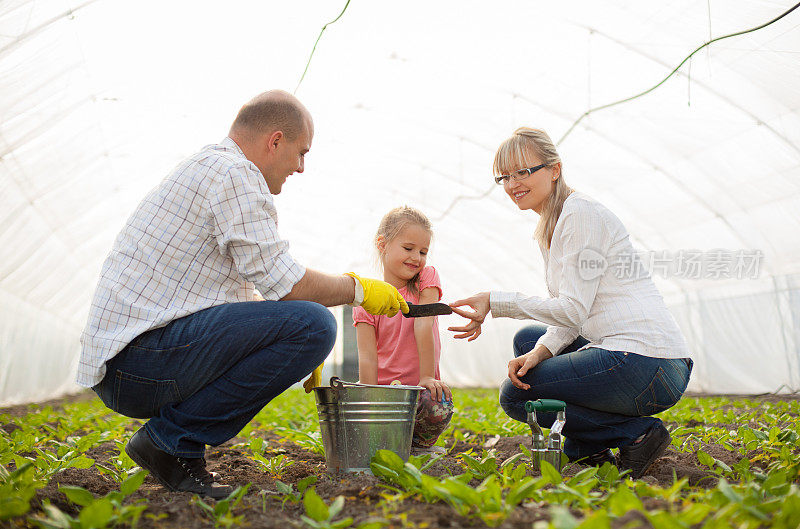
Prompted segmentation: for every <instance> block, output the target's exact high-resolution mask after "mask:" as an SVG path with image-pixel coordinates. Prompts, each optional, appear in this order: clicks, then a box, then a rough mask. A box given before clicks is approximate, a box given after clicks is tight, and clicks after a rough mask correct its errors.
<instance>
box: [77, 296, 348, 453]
mask: <svg viewBox="0 0 800 529" xmlns="http://www.w3.org/2000/svg"><path fill="white" fill-rule="evenodd" d="M335 340H336V320H335V319H334V317H333V315H332V314H331V312H330V311H329V310H328V309H326V308H325V307H323V306H322V305H319V304H317V303H312V302H310V301H254V302H247V303H229V304H225V305H218V306H216V307H211V308H209V309H205V310H201V311H200V312H196V313H194V314H190V315H189V316H185V317H183V318H180V319H177V320H174V321H172V322H170V323H169V324H168V325H166V326H165V327H161V328H158V329H153V330H150V331H147V332H145V333H142V334H141V335H139V336H137V337H136V338H135V339H134V340H133V341H132V342H131V343H129V344H128V345H127V347H125V348H124V349H123V350H122V351H121V352H120V353H119V354H118V355H117V356H115V357H114V358H112V359H111V360H109V361H107V362H106V375H105V377H104V378H103V380H102V381H101V382H100V383H99V384H98V385H96V386H95V387H94V388H92V389H94V391H95V392H96V393H97V394H98V395H99V396H100V398H101V399H102V401H103V402H104V403H105V404H106V406H108V407H109V408H111V409H112V410H114V411H116V412H118V413H121V414H122V415H126V416H128V417H137V418H149V419H150V420H149V421H147V423H146V424H145V428H146V429H147V432H148V433H149V434H150V437H152V439H153V442H154V443H155V444H156V445H157V446H158V447H159V448H161V449H162V450H164V451H166V452H168V453H170V454H172V455H175V456H182V457H188V458H192V457H203V454H204V453H205V445H212V446H216V445H219V444H221V443H223V442H225V441H227V440H228V439H230V438H232V437H234V436H235V435H236V434H237V433H239V432H240V431H241V429H242V428H243V427H244V426H245V425H246V424H247V423H248V422H249V421H250V420H251V419H252V418H253V417H254V416H255V415H256V413H258V412H259V411H260V410H261V408H263V407H264V406H265V405H266V404H267V403H268V402H269V401H271V400H272V399H273V398H275V397H276V396H278V395H279V394H281V393H282V392H283V391H284V390H286V389H287V388H288V387H289V386H291V385H292V384H294V383H295V382H297V381H299V380H301V379H302V378H303V377H305V376H306V375H308V374H309V373H310V372H311V371H312V370H313V369H314V368H315V367H316V366H318V365H319V364H320V363H322V361H323V360H325V357H326V356H328V353H329V352H330V351H331V349H332V348H333V343H334V341H335Z"/></svg>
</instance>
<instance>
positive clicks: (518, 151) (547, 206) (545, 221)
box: [493, 127, 574, 250]
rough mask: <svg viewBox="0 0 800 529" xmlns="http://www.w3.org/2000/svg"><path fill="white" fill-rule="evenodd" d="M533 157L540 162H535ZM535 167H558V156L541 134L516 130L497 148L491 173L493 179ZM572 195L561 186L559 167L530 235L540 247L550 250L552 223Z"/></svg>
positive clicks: (562, 172) (571, 190) (569, 188)
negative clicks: (492, 173)
mask: <svg viewBox="0 0 800 529" xmlns="http://www.w3.org/2000/svg"><path fill="white" fill-rule="evenodd" d="M534 157H535V158H538V159H539V160H541V162H537V161H536V160H535V159H534ZM539 163H544V164H547V167H551V166H553V165H555V164H557V163H561V157H560V156H559V155H558V151H557V150H556V146H555V145H554V144H553V140H551V139H550V136H548V135H547V133H546V132H545V131H543V130H538V129H531V128H528V127H520V128H518V129H517V130H515V131H514V135H513V136H511V137H510V138H508V139H507V140H505V141H504V142H503V143H501V144H500V147H498V148H497V153H496V154H495V155H494V165H493V169H494V174H495V175H501V174H510V173H511V172H513V171H519V170H520V169H522V168H526V167H534V166H536V165H538V164H539ZM573 191H574V190H573V189H572V188H571V187H569V186H568V185H567V184H566V183H565V182H564V171H563V165H562V166H561V171H560V174H559V175H558V178H557V179H556V180H555V181H554V182H553V190H552V192H551V193H550V195H549V196H548V197H547V199H546V200H545V202H544V205H543V206H542V213H541V216H540V218H539V223H538V224H537V225H536V231H535V232H534V238H535V239H536V242H538V243H539V245H540V246H542V247H544V248H546V249H548V250H549V249H550V241H551V240H552V239H553V231H554V230H555V229H556V222H558V217H559V215H561V209H562V208H563V207H564V200H566V199H567V197H568V196H569V194H570V193H572V192H573Z"/></svg>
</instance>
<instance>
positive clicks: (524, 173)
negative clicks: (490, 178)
mask: <svg viewBox="0 0 800 529" xmlns="http://www.w3.org/2000/svg"><path fill="white" fill-rule="evenodd" d="M543 167H547V164H546V163H543V164H540V165H537V166H536V167H529V168H528V169H520V170H519V171H516V172H515V173H513V174H501V175H498V176H495V177H494V181H495V183H496V184H497V185H499V186H501V185H503V184H505V183H506V182H508V180H509V178H513V179H514V181H515V182H519V181H520V180H525V179H526V178H528V177H529V176H530V175H532V174H533V173H535V172H536V171H538V170H539V169H541V168H543Z"/></svg>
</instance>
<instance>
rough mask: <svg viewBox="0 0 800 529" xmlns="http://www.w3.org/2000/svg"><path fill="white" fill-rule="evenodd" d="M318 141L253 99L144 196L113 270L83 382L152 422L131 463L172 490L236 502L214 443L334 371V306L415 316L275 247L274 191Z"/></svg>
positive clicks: (269, 102)
mask: <svg viewBox="0 0 800 529" xmlns="http://www.w3.org/2000/svg"><path fill="white" fill-rule="evenodd" d="M313 135H314V125H313V122H312V120H311V115H310V114H309V112H308V110H306V109H305V107H303V105H302V104H301V103H300V102H299V101H298V100H297V99H295V98H294V97H293V96H291V95H290V94H288V93H286V92H281V91H270V92H266V93H263V94H261V95H259V96H257V97H255V98H254V99H253V100H252V101H250V102H249V103H247V104H246V105H245V106H244V107H242V109H241V110H240V111H239V114H238V115H237V117H236V120H235V121H234V123H233V125H232V126H231V129H230V132H229V134H228V137H226V138H225V139H224V140H222V142H221V143H219V144H217V145H209V146H207V147H205V148H204V149H203V150H202V151H200V152H199V153H197V154H195V155H194V156H191V157H189V158H188V159H186V160H184V161H183V162H181V163H180V164H179V165H178V166H177V167H176V168H175V169H174V170H173V172H172V173H171V174H170V175H169V176H168V177H167V178H166V179H164V180H163V181H162V182H161V183H160V184H159V185H158V186H157V187H156V188H155V189H154V190H152V191H151V192H150V193H149V194H148V195H147V196H146V197H145V199H144V200H143V201H142V203H141V204H139V206H138V207H137V209H136V211H134V213H133V215H131V217H130V218H129V219H128V221H127V223H126V224H125V227H124V228H123V229H122V231H121V232H120V234H119V235H118V236H117V239H116V241H115V242H114V246H113V248H112V250H111V253H110V254H109V256H108V258H107V259H106V261H105V263H104V265H103V269H102V272H101V276H100V281H99V283H98V286H97V290H96V292H95V295H94V299H93V301H92V306H91V309H90V314H89V321H88V323H87V325H86V329H85V330H84V332H83V334H82V336H81V343H82V346H83V348H82V351H81V360H80V364H79V369H78V379H77V380H78V383H79V384H81V385H84V386H87V387H92V389H93V390H94V391H95V392H96V393H97V394H98V395H99V396H100V398H101V399H102V400H103V402H104V403H105V404H106V405H107V406H108V407H109V408H111V409H112V410H115V411H117V412H119V413H121V414H123V415H127V416H129V417H137V418H149V419H150V420H149V421H148V422H147V423H146V424H145V425H144V426H143V427H142V428H140V429H139V430H138V431H137V432H136V433H135V434H134V435H133V437H132V438H131V440H130V441H129V442H128V444H127V446H126V447H125V451H126V452H127V453H128V455H130V456H131V458H132V459H133V460H134V461H135V462H136V463H138V464H139V465H140V466H142V467H143V468H145V469H147V470H149V471H150V472H151V474H152V475H153V476H154V477H156V478H157V479H158V480H159V481H160V482H161V483H162V484H163V485H164V486H166V487H167V488H169V489H170V490H175V491H189V492H195V493H198V494H202V495H207V496H211V497H213V498H222V497H225V496H226V495H228V494H229V493H230V492H231V487H229V486H226V485H221V484H219V483H217V482H216V478H217V477H218V476H217V475H216V474H214V475H212V474H210V473H209V472H208V471H207V470H206V463H205V459H204V457H203V455H204V453H205V445H214V446H216V445H219V444H220V443H223V442H224V441H226V440H228V439H230V438H231V437H233V436H235V435H236V434H237V433H238V432H239V431H240V430H241V429H242V428H243V427H244V426H245V425H246V424H247V423H248V422H249V421H250V419H252V418H253V416H255V414H256V413H258V411H259V410H261V408H262V407H263V406H264V405H266V404H267V403H268V402H269V401H270V400H272V399H273V398H274V397H275V396H277V395H279V394H280V393H281V392H283V391H284V390H285V389H286V388H288V387H289V386H291V385H292V384H294V383H295V382H297V381H299V380H300V379H302V378H303V377H304V376H306V375H308V374H309V373H310V372H311V371H312V369H313V368H314V367H315V366H318V365H319V364H321V363H322V361H323V360H324V359H325V357H326V356H327V355H328V353H329V352H330V350H331V348H332V347H333V343H334V340H335V338H336V324H335V321H334V318H333V316H332V315H331V313H330V311H328V310H327V309H326V308H325V307H323V305H325V306H335V305H341V304H345V303H355V304H360V305H362V306H363V307H364V308H366V309H367V310H368V311H370V312H372V313H374V314H388V315H394V314H396V313H397V311H398V310H400V309H402V310H403V311H404V312H405V311H407V310H408V306H407V305H406V304H405V301H403V298H402V297H401V296H400V294H399V293H398V292H397V290H396V289H395V288H394V287H392V286H391V285H389V284H387V283H384V282H383V281H376V280H370V279H362V278H359V277H358V276H356V275H355V274H348V275H342V276H333V275H327V274H323V273H321V272H317V271H314V270H311V269H306V268H304V267H303V266H301V265H299V264H297V263H296V262H295V261H294V260H293V259H292V257H291V256H290V255H289V252H288V243H287V242H286V241H284V240H282V239H281V238H280V237H279V235H278V230H277V212H276V210H275V206H274V204H273V199H272V195H277V194H278V193H280V192H281V189H282V187H283V185H284V183H285V182H286V179H287V178H288V177H289V176H290V175H292V174H294V173H302V172H303V169H304V161H303V160H304V156H305V154H306V153H307V152H308V151H309V149H310V148H311V140H312V138H313ZM254 288H255V289H257V290H258V291H259V292H260V294H261V295H262V296H263V298H264V299H265V301H254Z"/></svg>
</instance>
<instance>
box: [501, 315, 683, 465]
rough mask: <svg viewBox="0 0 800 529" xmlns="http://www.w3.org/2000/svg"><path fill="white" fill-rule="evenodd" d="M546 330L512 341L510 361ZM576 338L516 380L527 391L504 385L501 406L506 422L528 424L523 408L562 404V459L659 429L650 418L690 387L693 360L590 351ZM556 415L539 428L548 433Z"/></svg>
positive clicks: (545, 417)
mask: <svg viewBox="0 0 800 529" xmlns="http://www.w3.org/2000/svg"><path fill="white" fill-rule="evenodd" d="M546 330H547V327H545V326H543V325H531V326H529V327H525V328H524V329H521V330H520V331H519V332H517V334H516V336H514V355H515V356H521V355H523V354H525V353H527V352H529V351H531V350H532V349H533V348H534V346H535V345H536V341H537V340H538V339H539V337H540V336H542V335H543V334H544V333H545V331H546ZM588 343H589V341H588V340H586V339H585V338H583V337H582V336H579V337H578V338H577V339H576V340H575V341H574V342H572V343H571V344H570V345H569V346H567V347H566V348H565V349H564V351H563V352H562V353H561V354H559V355H558V356H555V357H553V358H549V359H547V360H545V361H543V362H541V363H540V364H539V365H537V366H536V367H534V368H533V369H531V370H530V371H529V372H527V373H526V374H525V375H523V376H522V377H520V379H521V380H522V381H524V382H525V383H526V384H530V386H531V387H530V389H528V390H522V389H519V388H517V387H515V386H514V385H513V384H512V383H511V380H510V379H506V380H505V381H504V382H503V384H502V385H501V387H500V405H501V406H502V407H503V410H505V412H506V413H507V414H508V416H509V417H511V418H513V419H516V420H518V421H522V422H527V413H526V412H525V402H527V401H529V400H536V399H558V400H563V401H564V402H566V403H567V410H566V423H565V425H564V430H563V434H564V437H566V441H565V443H564V453H565V454H567V456H568V457H569V458H570V459H572V460H575V459H580V458H582V457H586V456H590V455H592V454H596V453H597V452H600V451H602V450H604V449H606V448H614V447H619V446H625V445H628V444H630V443H632V442H633V441H634V440H636V438H637V437H639V436H640V435H642V434H644V433H646V432H647V431H648V430H649V429H650V428H652V427H653V426H655V425H657V424H659V423H660V422H661V420H660V419H657V418H655V417H649V416H650V415H653V414H655V413H658V412H661V411H664V410H666V409H667V408H669V407H671V406H673V405H674V404H675V403H676V402H678V399H680V398H681V395H683V392H684V391H685V390H686V385H687V384H688V383H689V375H690V374H691V372H692V360H691V359H688V358H681V359H665V358H652V357H648V356H642V355H638V354H635V353H628V352H624V351H609V350H606V349H601V348H599V347H590V348H588V349H584V350H582V351H578V349H580V348H581V347H583V346H584V345H586V344H588ZM555 417H556V416H555V413H539V414H538V415H537V420H538V423H539V425H540V426H543V427H546V428H549V427H550V426H551V425H552V424H553V421H554V420H555Z"/></svg>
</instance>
